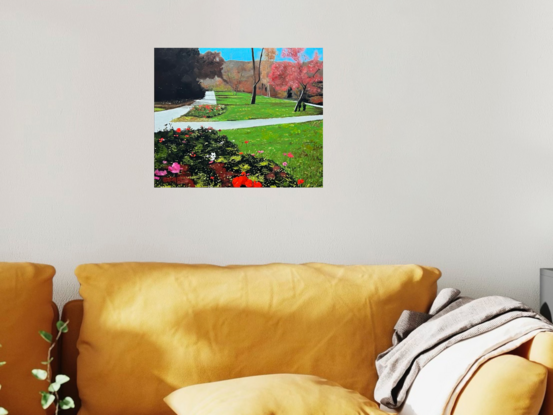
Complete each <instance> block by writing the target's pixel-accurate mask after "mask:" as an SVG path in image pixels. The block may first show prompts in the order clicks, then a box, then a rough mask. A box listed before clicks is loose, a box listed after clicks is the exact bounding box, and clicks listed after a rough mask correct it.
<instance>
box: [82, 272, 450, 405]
mask: <svg viewBox="0 0 553 415" xmlns="http://www.w3.org/2000/svg"><path fill="white" fill-rule="evenodd" d="M76 274H77V277H78V279H79V281H80V283H81V290H80V293H81V295H82V297H83V299H84V318H83V323H82V327H81V333H80V337H79V341H78V349H79V357H78V368H79V370H78V374H77V382H78V386H79V394H80V398H81V401H82V408H81V411H80V412H79V414H80V415H98V414H102V415H112V414H113V415H119V414H121V413H129V412H132V413H133V414H135V415H151V414H152V413H155V414H157V415H166V414H167V415H168V414H171V411H170V410H169V408H168V407H167V406H166V405H165V404H164V403H163V398H164V397H165V396H166V395H168V394H169V393H170V392H172V391H174V390H176V389H179V388H182V387H184V386H189V385H195V384H199V383H207V382H213V381H220V380H226V379H233V378H238V377H246V376H255V375H263V374H272V373H296V374H308V375H314V376H319V377H322V378H325V379H329V380H331V381H334V382H337V383H339V384H340V385H342V386H344V387H345V388H347V389H352V390H355V391H357V392H359V393H361V394H362V395H364V396H367V397H369V398H371V399H372V391H373V389H374V385H375V383H376V380H377V373H376V370H375V365H374V362H375V359H376V356H377V354H379V353H380V352H382V351H384V350H386V349H387V348H388V347H389V346H391V338H392V334H393V327H394V325H395V322H396V321H397V319H398V317H399V316H400V314H401V312H402V311H403V310H404V309H409V310H415V311H427V309H428V307H429V306H430V304H431V302H432V300H433V298H434V297H435V295H436V281H437V279H438V278H439V275H440V273H439V271H438V270H436V269H434V268H426V267H420V266H415V265H408V266H335V265H325V264H305V265H285V264H272V265H263V266H228V267H218V266H209V265H183V264H160V263H120V264H96V265H95V264H90V265H81V266H79V267H78V268H77V270H76Z"/></svg>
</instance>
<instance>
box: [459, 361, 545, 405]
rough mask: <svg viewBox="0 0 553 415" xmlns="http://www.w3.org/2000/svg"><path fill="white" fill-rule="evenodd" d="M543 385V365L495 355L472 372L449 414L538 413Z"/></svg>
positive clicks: (542, 394)
mask: <svg viewBox="0 0 553 415" xmlns="http://www.w3.org/2000/svg"><path fill="white" fill-rule="evenodd" d="M546 385H547V369H546V368H545V367H543V366H541V365H539V364H537V363H533V362H530V361H528V360H526V359H524V358H522V357H520V356H514V355H511V354H507V355H502V356H498V357H496V358H493V359H491V360H489V361H487V362H486V363H485V364H483V365H482V366H481V367H480V368H479V369H478V370H477V371H476V372H475V374H474V375H473V377H472V378H471V380H470V382H469V383H467V385H466V386H465V387H464V388H463V390H462V392H461V394H460V395H459V397H458V398H457V402H456V404H455V408H454V409H453V413H452V415H474V414H486V415H538V414H539V412H540V407H541V405H542V402H543V397H544V394H545V388H546Z"/></svg>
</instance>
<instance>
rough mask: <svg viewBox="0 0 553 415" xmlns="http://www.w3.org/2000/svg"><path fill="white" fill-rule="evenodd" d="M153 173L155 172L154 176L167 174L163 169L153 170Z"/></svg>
mask: <svg viewBox="0 0 553 415" xmlns="http://www.w3.org/2000/svg"><path fill="white" fill-rule="evenodd" d="M154 174H155V175H156V176H165V175H166V174H167V172H166V171H165V170H156V171H155V172H154Z"/></svg>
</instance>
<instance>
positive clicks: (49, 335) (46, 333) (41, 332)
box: [38, 330, 52, 343]
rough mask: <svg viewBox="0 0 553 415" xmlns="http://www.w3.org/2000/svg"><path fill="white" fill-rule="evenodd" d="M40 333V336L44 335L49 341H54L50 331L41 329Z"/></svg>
mask: <svg viewBox="0 0 553 415" xmlns="http://www.w3.org/2000/svg"><path fill="white" fill-rule="evenodd" d="M38 334H40V337H42V338H43V339H44V340H46V341H47V342H48V343H52V335H51V334H50V333H48V332H47V331H43V330H40V331H39V332H38Z"/></svg>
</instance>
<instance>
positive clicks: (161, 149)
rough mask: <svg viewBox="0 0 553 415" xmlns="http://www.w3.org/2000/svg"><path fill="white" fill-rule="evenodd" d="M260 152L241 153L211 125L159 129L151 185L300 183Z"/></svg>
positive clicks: (221, 185) (262, 185)
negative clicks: (152, 182) (192, 127)
mask: <svg viewBox="0 0 553 415" xmlns="http://www.w3.org/2000/svg"><path fill="white" fill-rule="evenodd" d="M262 154H263V151H258V152H256V153H254V154H243V152H240V151H239V149H238V147H237V146H236V144H234V143H233V142H231V141H229V139H228V138H227V136H226V135H223V134H220V133H219V131H217V130H214V129H213V128H211V127H209V128H203V127H202V128H200V129H198V130H192V129H190V128H187V129H185V130H181V129H180V128H178V129H176V130H173V129H171V130H164V131H160V132H157V133H155V134H154V157H155V158H154V186H155V187H297V186H299V185H298V182H297V181H296V180H295V179H294V178H293V177H292V176H291V175H290V174H289V173H288V172H287V171H286V170H285V169H284V168H283V167H282V166H279V165H278V164H277V163H275V162H274V161H272V160H270V159H266V158H264V157H263V156H262Z"/></svg>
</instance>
